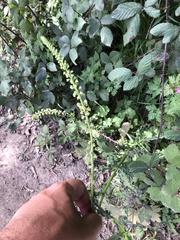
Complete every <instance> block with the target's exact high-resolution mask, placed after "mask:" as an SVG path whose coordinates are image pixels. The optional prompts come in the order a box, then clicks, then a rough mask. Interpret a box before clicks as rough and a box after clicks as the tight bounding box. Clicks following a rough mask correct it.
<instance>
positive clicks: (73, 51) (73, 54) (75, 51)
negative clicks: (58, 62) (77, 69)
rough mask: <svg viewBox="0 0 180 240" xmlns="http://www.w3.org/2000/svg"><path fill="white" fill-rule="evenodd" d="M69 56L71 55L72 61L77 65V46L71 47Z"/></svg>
mask: <svg viewBox="0 0 180 240" xmlns="http://www.w3.org/2000/svg"><path fill="white" fill-rule="evenodd" d="M69 57H70V59H71V61H72V62H73V63H74V65H77V64H76V62H75V61H76V59H77V58H78V53H77V50H76V48H72V49H70V51H69Z"/></svg>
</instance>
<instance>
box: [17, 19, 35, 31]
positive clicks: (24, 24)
mask: <svg viewBox="0 0 180 240" xmlns="http://www.w3.org/2000/svg"><path fill="white" fill-rule="evenodd" d="M19 27H20V29H21V31H22V32H32V31H33V29H34V27H33V24H32V23H31V22H30V21H29V20H28V19H23V20H22V21H21V22H20V24H19Z"/></svg>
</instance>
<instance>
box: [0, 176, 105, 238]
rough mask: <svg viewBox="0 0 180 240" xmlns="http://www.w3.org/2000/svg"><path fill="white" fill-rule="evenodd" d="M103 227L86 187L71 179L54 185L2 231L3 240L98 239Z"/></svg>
mask: <svg viewBox="0 0 180 240" xmlns="http://www.w3.org/2000/svg"><path fill="white" fill-rule="evenodd" d="M74 203H75V204H76V205H77V206H78V207H79V209H80V213H81V214H80V213H79V212H78V211H77V209H76V207H75V205H74ZM101 227H102V222H101V218H100V216H98V215H97V214H96V213H93V212H92V210H91V202H90V199H89V195H88V192H87V189H86V187H85V185H84V184H83V182H82V181H80V180H75V179H71V180H67V181H65V182H60V183H55V184H53V185H52V186H50V187H49V188H47V189H45V190H43V191H42V192H40V193H39V194H37V195H36V196H34V197H33V198H31V199H30V200H29V201H28V202H27V203H25V204H24V205H23V206H22V207H21V208H20V209H19V210H18V211H17V212H16V214H15V215H14V217H13V218H12V220H11V221H10V222H9V224H8V225H7V226H6V227H5V228H4V229H3V230H2V232H0V239H1V240H5V239H8V240H15V239H16V240H17V239H18V240H95V239H96V237H97V235H98V234H99V232H100V230H101Z"/></svg>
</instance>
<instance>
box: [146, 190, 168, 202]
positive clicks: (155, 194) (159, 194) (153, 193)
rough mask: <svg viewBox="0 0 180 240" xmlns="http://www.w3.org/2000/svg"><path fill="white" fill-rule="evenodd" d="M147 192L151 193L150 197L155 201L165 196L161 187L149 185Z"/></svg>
mask: <svg viewBox="0 0 180 240" xmlns="http://www.w3.org/2000/svg"><path fill="white" fill-rule="evenodd" d="M147 193H149V194H150V197H151V199H152V200H154V201H157V202H158V201H161V199H162V198H163V197H164V195H163V193H162V192H161V191H160V188H159V187H149V188H148V189H147Z"/></svg>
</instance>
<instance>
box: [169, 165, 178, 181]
mask: <svg viewBox="0 0 180 240" xmlns="http://www.w3.org/2000/svg"><path fill="white" fill-rule="evenodd" d="M170 179H174V180H175V181H177V182H180V172H179V170H178V169H177V168H176V167H175V166H172V167H169V168H168V170H167V172H166V180H170Z"/></svg>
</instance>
